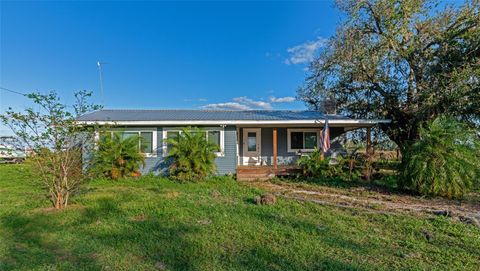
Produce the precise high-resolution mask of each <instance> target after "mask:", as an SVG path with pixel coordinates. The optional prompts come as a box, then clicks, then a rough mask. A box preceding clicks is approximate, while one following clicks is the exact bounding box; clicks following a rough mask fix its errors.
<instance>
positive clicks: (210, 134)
mask: <svg viewBox="0 0 480 271" xmlns="http://www.w3.org/2000/svg"><path fill="white" fill-rule="evenodd" d="M207 140H208V141H209V142H211V143H213V144H215V145H216V146H217V148H216V151H217V152H219V151H221V149H220V131H207Z"/></svg>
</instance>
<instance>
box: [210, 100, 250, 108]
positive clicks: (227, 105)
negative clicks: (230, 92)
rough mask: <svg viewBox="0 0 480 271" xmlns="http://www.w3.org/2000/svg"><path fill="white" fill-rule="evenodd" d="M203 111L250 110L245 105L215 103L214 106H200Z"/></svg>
mask: <svg viewBox="0 0 480 271" xmlns="http://www.w3.org/2000/svg"><path fill="white" fill-rule="evenodd" d="M202 108H203V109H212V110H250V109H251V108H250V107H249V106H247V105H244V104H240V103H234V102H228V103H216V104H207V105H204V106H202Z"/></svg>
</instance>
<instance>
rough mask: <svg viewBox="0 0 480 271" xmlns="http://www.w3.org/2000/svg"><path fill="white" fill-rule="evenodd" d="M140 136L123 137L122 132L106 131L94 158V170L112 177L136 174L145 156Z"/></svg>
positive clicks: (96, 172) (143, 162)
mask: <svg viewBox="0 0 480 271" xmlns="http://www.w3.org/2000/svg"><path fill="white" fill-rule="evenodd" d="M140 139H141V138H140V136H131V137H127V138H123V137H122V133H121V132H113V133H111V134H110V132H106V133H105V134H103V135H102V136H101V137H100V140H99V142H98V149H97V150H96V151H95V153H94V155H93V158H92V172H93V173H95V174H97V175H98V174H99V175H103V176H106V177H108V178H111V179H114V180H116V179H118V178H124V177H127V176H135V175H137V174H138V170H139V168H140V165H145V157H144V155H143V154H142V153H140V150H139V144H138V142H139V140H140Z"/></svg>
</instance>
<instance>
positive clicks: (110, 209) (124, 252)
mask: <svg viewBox="0 0 480 271" xmlns="http://www.w3.org/2000/svg"><path fill="white" fill-rule="evenodd" d="M130 200H138V199H136V198H131V197H130V196H128V195H123V194H118V195H116V196H115V197H101V198H98V199H95V200H94V201H91V202H90V204H89V206H87V207H86V208H78V209H69V210H66V211H52V212H44V211H38V210H36V211H31V212H28V213H19V212H11V213H8V214H4V215H2V216H1V217H0V227H2V232H3V233H4V235H5V236H3V237H2V239H3V240H4V242H5V243H4V244H3V246H5V247H6V248H7V250H6V251H4V252H5V253H4V254H3V255H0V270H32V269H36V270H45V269H54V270H105V269H111V270H117V269H123V270H141V269H150V270H154V269H160V270H162V268H163V267H159V266H166V268H167V269H168V270H201V269H204V268H205V267H212V268H213V269H218V268H219V267H220V268H222V269H227V270H228V269H241V270H251V269H258V270H299V269H304V270H305V269H338V270H359V268H358V267H356V266H354V265H351V264H348V263H343V262H341V261H338V260H333V259H328V258H325V257H324V258H320V259H315V262H304V261H302V260H299V259H298V258H295V257H285V256H283V255H282V254H281V253H279V252H276V250H275V249H272V248H273V247H275V246H276V244H270V245H266V246H265V244H262V242H255V243H254V245H253V246H248V245H247V246H245V244H242V242H243V241H241V242H240V243H238V244H237V243H236V244H234V245H235V246H236V249H235V252H232V251H228V250H227V249H225V248H224V247H223V246H222V244H218V243H215V242H212V240H209V242H207V243H202V242H203V241H204V240H202V239H201V238H213V236H207V237H205V235H202V233H201V231H202V227H205V226H202V225H198V224H197V223H190V224H188V223H187V222H180V221H177V222H175V223H172V220H171V219H166V218H165V217H163V216H162V215H161V214H159V215H158V216H150V217H149V216H148V215H146V216H145V217H143V216H137V217H132V214H131V213H128V212H127V211H126V210H123V209H122V208H121V207H122V204H123V205H125V204H126V205H128V204H129V201H130ZM252 216H253V217H254V218H255V220H263V221H265V220H267V221H268V223H284V222H282V221H276V218H275V217H271V216H269V215H267V214H261V215H260V214H258V213H256V212H255V211H254V212H253V214H252ZM287 224H288V225H290V226H292V225H293V227H294V228H295V229H296V230H300V231H307V232H312V231H316V230H317V229H316V225H313V224H308V223H304V222H301V221H296V222H294V221H289V222H288V223H287ZM203 233H205V232H203ZM210 234H211V233H210ZM335 236H336V235H331V236H324V237H322V241H324V242H327V243H328V245H331V246H337V247H345V248H347V249H360V248H359V247H358V245H355V244H353V243H351V242H349V241H347V240H343V241H342V240H341V237H340V236H336V237H335ZM266 240H268V238H267V239H266ZM285 245H286V246H288V245H289V244H285ZM211 246H213V247H214V248H212V247H211ZM206 248H208V249H206ZM286 250H287V251H288V248H287V249H286ZM213 251H216V252H217V253H214V252H213ZM283 253H285V251H284V252H283ZM132 255H133V256H134V257H133V258H132V259H128V260H127V258H129V257H132ZM300 258H301V257H300ZM222 259H225V261H223V260H222ZM211 262H214V263H211Z"/></svg>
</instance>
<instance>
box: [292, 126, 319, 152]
mask: <svg viewBox="0 0 480 271" xmlns="http://www.w3.org/2000/svg"><path fill="white" fill-rule="evenodd" d="M318 142H319V130H318V129H287V149H288V152H297V151H303V152H310V151H313V150H314V149H315V148H317V147H318Z"/></svg>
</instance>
